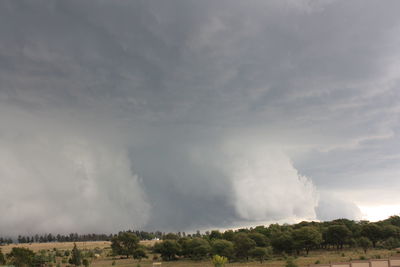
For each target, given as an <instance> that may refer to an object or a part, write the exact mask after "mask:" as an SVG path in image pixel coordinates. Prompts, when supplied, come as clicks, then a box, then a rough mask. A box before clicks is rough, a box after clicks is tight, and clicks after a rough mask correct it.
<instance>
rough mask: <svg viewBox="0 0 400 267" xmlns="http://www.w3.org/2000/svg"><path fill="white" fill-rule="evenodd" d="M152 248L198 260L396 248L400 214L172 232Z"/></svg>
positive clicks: (172, 256)
mask: <svg viewBox="0 0 400 267" xmlns="http://www.w3.org/2000/svg"><path fill="white" fill-rule="evenodd" d="M163 239H164V240H163V242H161V243H158V244H156V245H155V247H154V252H157V253H160V254H161V256H162V257H163V258H164V259H165V260H174V259H177V258H190V259H194V260H197V259H202V258H207V257H210V256H212V255H220V256H224V257H226V258H228V259H229V260H248V259H249V258H257V259H259V260H260V261H263V260H264V259H266V258H268V257H269V256H270V255H271V253H287V254H300V253H305V254H308V253H309V251H310V250H313V249H338V250H339V249H343V248H344V247H360V248H362V249H363V250H364V251H365V252H366V251H367V249H369V248H370V247H385V248H389V249H392V248H397V247H400V217H399V216H392V217H390V218H389V219H387V220H384V221H380V222H376V223H370V222H367V221H352V220H347V219H338V220H333V221H329V222H301V223H298V224H293V225H287V224H285V225H279V224H272V225H269V226H268V227H266V226H257V227H255V228H250V229H247V228H246V229H239V230H236V231H232V230H228V231H225V232H219V231H217V230H214V231H211V232H206V233H205V234H203V235H198V233H197V234H195V235H188V236H185V237H182V236H179V235H177V234H174V233H169V234H167V235H164V236H163Z"/></svg>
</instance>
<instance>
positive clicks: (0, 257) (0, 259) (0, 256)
mask: <svg viewBox="0 0 400 267" xmlns="http://www.w3.org/2000/svg"><path fill="white" fill-rule="evenodd" d="M4 264H6V258H5V257H4V254H3V252H2V251H1V248H0V265H4Z"/></svg>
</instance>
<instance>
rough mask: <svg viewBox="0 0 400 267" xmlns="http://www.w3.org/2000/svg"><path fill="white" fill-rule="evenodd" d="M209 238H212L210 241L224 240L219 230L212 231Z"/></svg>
mask: <svg viewBox="0 0 400 267" xmlns="http://www.w3.org/2000/svg"><path fill="white" fill-rule="evenodd" d="M209 237H210V240H215V239H222V234H221V232H220V231H218V230H212V231H211V233H210V235H209Z"/></svg>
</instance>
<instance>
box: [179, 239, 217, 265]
mask: <svg viewBox="0 0 400 267" xmlns="http://www.w3.org/2000/svg"><path fill="white" fill-rule="evenodd" d="M210 252H211V246H210V244H209V243H208V242H207V240H205V239H203V238H200V237H195V238H193V239H187V240H185V242H183V244H182V254H183V255H184V256H185V257H190V258H192V259H195V260H200V259H202V258H205V257H207V256H208V255H209V254H210Z"/></svg>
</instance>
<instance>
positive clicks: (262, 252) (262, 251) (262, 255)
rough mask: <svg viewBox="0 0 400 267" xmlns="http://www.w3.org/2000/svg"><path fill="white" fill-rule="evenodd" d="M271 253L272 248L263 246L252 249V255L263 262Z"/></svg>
mask: <svg viewBox="0 0 400 267" xmlns="http://www.w3.org/2000/svg"><path fill="white" fill-rule="evenodd" d="M270 255H271V249H267V248H262V247H255V248H253V249H251V250H250V256H251V257H252V258H254V259H257V260H259V261H260V263H263V261H264V260H265V259H267V258H269V256H270Z"/></svg>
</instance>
